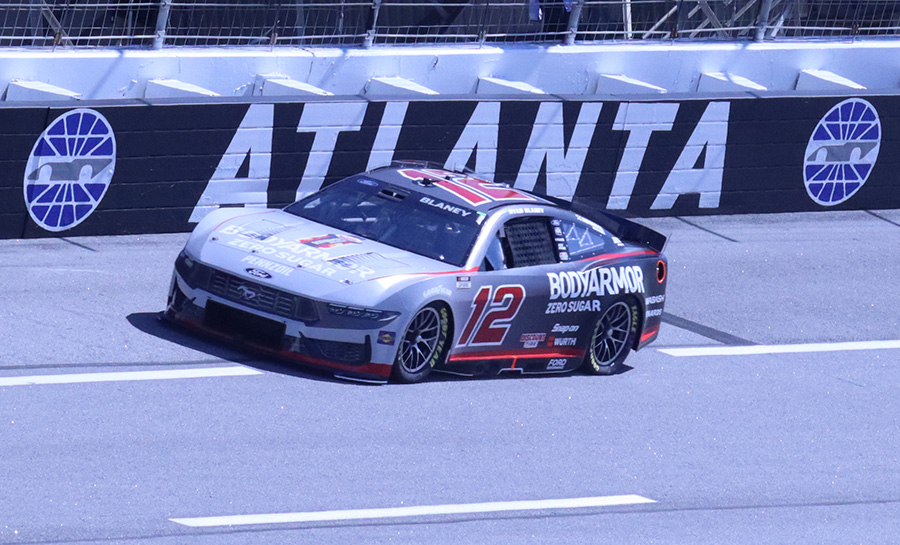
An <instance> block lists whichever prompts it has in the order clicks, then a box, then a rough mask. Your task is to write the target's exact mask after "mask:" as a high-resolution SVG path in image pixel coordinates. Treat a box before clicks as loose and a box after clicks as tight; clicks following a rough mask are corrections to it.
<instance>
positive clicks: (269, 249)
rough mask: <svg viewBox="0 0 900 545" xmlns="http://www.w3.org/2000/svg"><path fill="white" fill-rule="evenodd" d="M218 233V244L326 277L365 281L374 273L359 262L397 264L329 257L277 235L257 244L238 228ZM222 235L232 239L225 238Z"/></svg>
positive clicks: (251, 233) (365, 258) (367, 257)
mask: <svg viewBox="0 0 900 545" xmlns="http://www.w3.org/2000/svg"><path fill="white" fill-rule="evenodd" d="M218 233H219V235H220V236H222V238H221V239H220V242H221V243H222V244H225V245H227V246H231V247H234V248H239V249H241V250H245V251H247V252H250V253H253V254H259V255H260V256H264V257H266V258H268V259H269V260H277V261H279V262H281V263H282V264H285V263H286V264H289V265H292V266H296V267H300V268H303V269H305V270H308V271H311V272H316V273H318V274H321V275H322V276H327V277H331V276H333V275H334V274H335V273H336V272H337V269H342V270H344V271H348V272H350V273H352V274H354V275H356V276H357V277H358V278H359V279H361V280H367V279H368V278H369V277H370V276H371V275H373V274H375V272H376V271H375V269H373V268H371V267H368V266H366V265H363V264H361V263H360V261H366V262H372V263H374V262H376V261H379V260H380V261H390V263H392V264H394V265H397V264H399V262H396V261H392V260H386V259H385V258H382V257H381V256H377V254H357V255H349V256H340V257H332V256H331V255H330V254H329V253H328V252H326V251H325V250H323V249H321V248H316V247H314V246H311V245H308V244H305V243H303V242H301V241H296V240H288V239H284V238H281V237H279V236H277V235H271V236H268V237H266V238H265V239H262V240H258V239H256V238H255V237H254V235H258V233H257V232H256V231H254V230H247V229H245V228H244V227H242V226H240V225H227V226H225V227H223V228H222V229H221V230H219V232H218ZM223 235H234V236H233V237H228V236H223ZM317 238H321V237H317ZM346 238H350V237H346ZM248 239H249V240H248ZM373 256H376V257H373ZM261 268H265V267H261Z"/></svg>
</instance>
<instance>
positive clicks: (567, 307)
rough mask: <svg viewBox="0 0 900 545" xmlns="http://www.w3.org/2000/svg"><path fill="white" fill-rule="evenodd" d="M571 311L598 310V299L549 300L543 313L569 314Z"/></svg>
mask: <svg viewBox="0 0 900 545" xmlns="http://www.w3.org/2000/svg"><path fill="white" fill-rule="evenodd" d="M572 312H600V301H599V300H598V299H587V300H584V299H583V300H579V301H550V302H549V303H547V310H546V311H544V314H569V313H572Z"/></svg>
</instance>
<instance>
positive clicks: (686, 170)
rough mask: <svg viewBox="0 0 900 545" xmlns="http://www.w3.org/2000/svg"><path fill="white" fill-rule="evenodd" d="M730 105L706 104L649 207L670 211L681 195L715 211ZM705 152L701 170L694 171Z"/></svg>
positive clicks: (727, 103) (719, 188) (721, 174)
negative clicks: (697, 196)
mask: <svg viewBox="0 0 900 545" xmlns="http://www.w3.org/2000/svg"><path fill="white" fill-rule="evenodd" d="M730 107H731V103H729V102H710V103H709V105H708V106H707V107H706V111H705V112H703V115H702V116H701V117H700V121H699V122H698V123H697V128H696V129H694V132H693V134H691V137H690V138H689V139H688V142H687V144H686V145H685V146H684V149H683V150H682V151H681V155H680V156H679V157H678V160H677V161H675V167H674V168H672V172H670V173H669V177H668V178H666V183H665V184H664V185H663V187H662V189H661V190H660V192H659V195H657V196H656V199H655V200H654V201H653V205H652V206H651V207H650V208H651V209H654V210H659V209H661V208H672V207H673V206H675V201H676V200H678V197H680V196H681V195H687V194H690V193H699V194H700V208H718V207H719V199H720V198H721V196H722V177H723V175H724V173H725V145H726V140H727V139H728V115H729V112H730ZM704 150H706V156H705V158H704V161H703V165H702V166H701V168H694V167H695V165H696V163H697V161H698V160H699V159H700V155H701V154H702V153H703V151H704Z"/></svg>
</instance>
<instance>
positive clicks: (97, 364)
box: [0, 211, 900, 545]
mask: <svg viewBox="0 0 900 545" xmlns="http://www.w3.org/2000/svg"><path fill="white" fill-rule="evenodd" d="M645 223H648V224H650V225H652V226H654V227H657V228H659V229H661V230H663V231H664V232H667V233H669V234H671V235H672V238H671V242H670V245H669V248H668V250H667V253H668V255H669V258H670V283H669V288H668V290H669V291H668V293H669V295H668V298H667V307H666V311H667V317H666V321H667V323H666V324H664V327H663V330H662V333H661V335H660V338H659V340H658V342H657V343H656V344H654V345H652V346H651V347H650V348H647V349H645V350H643V351H641V352H640V353H636V354H632V356H631V357H630V359H629V360H628V363H629V365H630V366H631V367H632V369H630V370H629V371H627V372H625V373H622V374H620V375H616V376H612V377H593V376H585V375H572V376H566V377H557V378H535V379H521V378H509V379H497V380H468V379H453V378H443V377H437V378H436V379H435V380H432V381H429V382H427V383H425V384H419V385H387V386H366V385H358V384H352V383H346V382H340V381H335V380H332V379H329V378H328V377H325V376H322V375H317V374H314V373H307V372H304V371H302V370H298V369H293V368H291V367H288V366H285V365H283V364H280V363H278V362H274V361H271V360H265V359H259V358H256V357H254V356H253V355H251V354H245V353H241V352H237V351H234V350H231V349H228V348H225V347H221V346H217V345H216V344H213V343H208V342H206V341H204V340H201V339H197V338H195V337H193V336H190V335H186V334H184V333H182V332H180V331H178V330H174V329H171V328H169V327H166V326H164V325H162V324H160V323H158V322H157V321H156V319H155V317H154V315H155V313H156V312H158V311H159V310H161V309H162V307H163V304H164V300H165V293H166V289H167V287H168V281H169V274H170V271H171V263H172V260H173V259H174V257H175V255H176V254H177V252H178V250H179V249H180V246H181V244H183V242H184V240H185V238H186V235H158V236H141V237H110V238H88V237H85V238H72V239H66V240H41V241H3V242H0V296H2V299H0V300H2V301H3V303H2V305H0V379H2V378H4V377H16V376H32V375H56V374H70V373H71V374H83V373H97V372H131V371H143V370H162V371H165V370H171V369H189V368H197V367H212V368H218V367H226V366H234V365H242V366H249V367H250V368H253V369H257V370H260V371H262V372H261V373H260V374H256V375H249V376H236V377H211V378H196V379H178V380H148V381H141V382H108V383H86V384H52V385H33V386H9V387H2V386H0V483H3V484H2V492H0V543H100V542H104V543H123V544H124V543H129V544H133V543H159V544H166V545H168V544H180V543H209V544H219V543H224V544H242V543H267V544H269V543H291V544H294V543H316V544H346V543H454V544H458V543H485V544H487V543H490V544H497V543H523V542H530V543H542V544H543V543H567V544H568V543H617V544H623V543H665V544H669V543H671V544H687V543H690V544H695V543H696V544H704V543H709V544H722V543H729V544H733V543H747V544H768V543H778V544H780V543H785V544H787V543H791V544H796V543H815V544H825V543H834V544H848V543H866V544H869V543H876V544H880V543H900V471H898V468H900V460H898V457H900V454H898V453H900V433H898V431H900V430H898V424H897V416H896V415H897V414H898V413H900V391H898V389H900V350H897V349H886V350H860V351H840V352H804V353H796V354H763V355H755V356H707V357H699V356H698V357H674V356H671V355H668V354H665V353H662V352H660V351H659V349H660V348H667V347H691V346H719V345H722V344H750V343H753V344H762V345H770V344H771V345H781V344H786V343H825V344H827V343H833V342H839V341H871V340H894V339H900V327H898V318H897V312H896V309H897V306H898V303H900V287H898V285H897V283H896V282H895V281H894V276H895V274H896V269H897V264H898V258H897V255H900V252H898V251H900V212H885V211H880V212H877V215H873V214H869V213H866V212H847V213H816V214H796V215H781V216H747V217H705V218H684V219H677V218H670V219H656V220H646V221H645ZM619 494H638V495H640V496H643V497H646V498H650V499H652V500H655V503H647V504H642V505H632V506H616V507H592V508H577V509H572V510H554V509H545V510H539V511H525V512H501V513H473V514H465V515H428V516H422V517H412V518H396V517H395V518H382V519H374V520H339V521H333V522H313V523H309V522H307V523H290V524H268V525H254V526H242V527H230V528H229V527H219V528H208V529H198V528H190V527H187V526H183V525H180V524H176V523H174V522H171V521H170V519H172V518H181V517H201V516H217V515H251V514H266V513H292V512H314V511H327V510H355V509H367V508H394V507H404V506H429V505H443V504H470V503H478V502H502V501H514V500H545V499H561V498H581V497H592V496H610V495H619Z"/></svg>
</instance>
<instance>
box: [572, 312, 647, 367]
mask: <svg viewBox="0 0 900 545" xmlns="http://www.w3.org/2000/svg"><path fill="white" fill-rule="evenodd" d="M639 319H640V310H639V309H638V306H637V304H636V303H634V302H633V301H630V300H625V299H618V300H616V301H613V303H612V304H611V305H610V306H609V308H607V309H606V311H605V312H604V313H603V314H601V315H600V318H599V319H598V320H597V323H596V324H595V325H594V330H593V333H592V334H591V343H590V346H588V350H587V353H586V354H585V355H584V365H583V367H584V369H585V370H586V371H587V372H588V373H592V374H595V375H612V374H614V373H616V372H617V371H618V370H619V368H620V367H621V366H622V363H623V362H624V361H625V358H626V357H628V352H629V351H630V350H631V348H632V347H633V346H634V339H635V336H637V334H638V320H639Z"/></svg>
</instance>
